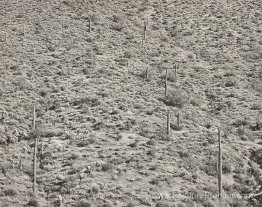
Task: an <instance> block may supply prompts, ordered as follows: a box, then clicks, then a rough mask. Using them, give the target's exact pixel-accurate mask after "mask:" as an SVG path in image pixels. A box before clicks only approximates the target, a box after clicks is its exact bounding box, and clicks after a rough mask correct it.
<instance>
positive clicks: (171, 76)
mask: <svg viewBox="0 0 262 207" xmlns="http://www.w3.org/2000/svg"><path fill="white" fill-rule="evenodd" d="M160 78H161V79H163V80H165V78H166V74H162V75H161V76H160ZM167 80H168V81H170V82H175V81H176V75H175V72H174V71H172V72H171V71H169V72H168V74H167Z"/></svg>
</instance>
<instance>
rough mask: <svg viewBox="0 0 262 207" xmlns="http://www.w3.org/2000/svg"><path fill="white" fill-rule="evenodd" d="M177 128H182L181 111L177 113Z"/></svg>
mask: <svg viewBox="0 0 262 207" xmlns="http://www.w3.org/2000/svg"><path fill="white" fill-rule="evenodd" d="M177 128H178V130H179V129H180V113H179V112H178V114H177Z"/></svg>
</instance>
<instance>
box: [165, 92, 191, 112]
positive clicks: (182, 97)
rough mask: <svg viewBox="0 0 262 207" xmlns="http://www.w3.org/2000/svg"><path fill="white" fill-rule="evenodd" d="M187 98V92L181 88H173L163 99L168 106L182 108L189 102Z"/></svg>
mask: <svg viewBox="0 0 262 207" xmlns="http://www.w3.org/2000/svg"><path fill="white" fill-rule="evenodd" d="M187 100H188V96H187V94H186V92H184V91H182V90H179V89H173V90H171V91H169V93H168V95H167V96H166V98H165V99H163V102H164V103H165V104H166V105H168V106H174V107H178V108H182V107H183V106H184V105H185V104H186V103H187Z"/></svg>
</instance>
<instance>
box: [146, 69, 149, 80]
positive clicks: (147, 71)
mask: <svg viewBox="0 0 262 207" xmlns="http://www.w3.org/2000/svg"><path fill="white" fill-rule="evenodd" d="M148 73H149V66H147V67H146V80H148V78H149V74H148Z"/></svg>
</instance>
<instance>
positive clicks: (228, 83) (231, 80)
mask: <svg viewBox="0 0 262 207" xmlns="http://www.w3.org/2000/svg"><path fill="white" fill-rule="evenodd" d="M224 86H225V87H233V86H237V80H236V78H235V77H232V76H230V77H228V78H226V80H225V82H224Z"/></svg>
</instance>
